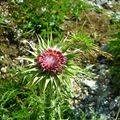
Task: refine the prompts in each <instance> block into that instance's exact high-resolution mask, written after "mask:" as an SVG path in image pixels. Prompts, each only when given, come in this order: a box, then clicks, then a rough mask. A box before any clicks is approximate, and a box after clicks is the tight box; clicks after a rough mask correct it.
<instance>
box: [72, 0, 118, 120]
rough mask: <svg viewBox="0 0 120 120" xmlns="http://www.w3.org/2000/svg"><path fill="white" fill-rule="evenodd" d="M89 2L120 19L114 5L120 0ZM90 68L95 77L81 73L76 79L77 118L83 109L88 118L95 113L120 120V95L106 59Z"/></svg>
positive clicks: (94, 0) (74, 100)
mask: <svg viewBox="0 0 120 120" xmlns="http://www.w3.org/2000/svg"><path fill="white" fill-rule="evenodd" d="M87 2H88V3H89V4H91V5H93V6H96V7H98V8H100V9H106V13H107V14H108V16H109V15H112V14H116V19H120V11H118V10H115V8H114V5H113V4H114V3H117V2H120V1H119V0H116V1H115V0H88V1H87ZM106 6H107V8H106ZM109 13H110V14H109ZM103 50H105V49H103ZM90 70H91V72H92V73H93V74H94V75H93V76H94V77H93V78H91V79H88V78H87V77H86V76H84V75H83V76H82V75H80V77H79V76H78V78H77V79H76V80H75V81H74V87H73V88H74V89H73V91H74V93H75V94H74V97H73V106H74V107H73V109H74V110H75V113H76V118H77V119H80V114H82V112H81V110H82V111H84V112H85V113H86V118H87V120H90V119H91V118H92V116H93V115H94V114H95V113H96V115H97V116H99V117H100V118H101V119H102V120H120V95H118V96H115V95H114V93H113V90H112V86H111V79H112V77H111V76H110V73H109V68H108V66H107V63H106V62H105V59H104V58H101V59H99V60H98V62H97V63H96V64H94V65H93V66H92V67H91V68H90Z"/></svg>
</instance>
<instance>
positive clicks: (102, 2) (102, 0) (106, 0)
mask: <svg viewBox="0 0 120 120" xmlns="http://www.w3.org/2000/svg"><path fill="white" fill-rule="evenodd" d="M107 2H108V0H95V3H96V4H98V5H103V4H105V3H107Z"/></svg>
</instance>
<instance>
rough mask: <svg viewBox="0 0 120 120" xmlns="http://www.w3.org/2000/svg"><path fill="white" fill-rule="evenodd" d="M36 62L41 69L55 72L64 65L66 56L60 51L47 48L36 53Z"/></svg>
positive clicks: (59, 70) (60, 69)
mask: <svg viewBox="0 0 120 120" xmlns="http://www.w3.org/2000/svg"><path fill="white" fill-rule="evenodd" d="M36 62H37V64H38V66H39V67H40V68H41V69H42V70H43V71H47V72H52V73H57V72H61V71H62V70H63V68H64V67H65V64H66V58H65V56H64V55H63V53H62V52H61V51H59V50H54V49H52V48H49V49H47V50H45V51H43V53H41V54H40V55H38V57H37V59H36Z"/></svg>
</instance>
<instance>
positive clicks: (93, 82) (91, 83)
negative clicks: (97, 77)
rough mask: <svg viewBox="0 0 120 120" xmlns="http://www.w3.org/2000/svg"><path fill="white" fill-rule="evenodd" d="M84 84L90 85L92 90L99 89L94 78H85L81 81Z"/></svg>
mask: <svg viewBox="0 0 120 120" xmlns="http://www.w3.org/2000/svg"><path fill="white" fill-rule="evenodd" d="M81 82H82V83H83V84H84V85H86V86H88V87H89V88H91V89H92V90H96V89H97V85H96V81H93V80H83V81H81Z"/></svg>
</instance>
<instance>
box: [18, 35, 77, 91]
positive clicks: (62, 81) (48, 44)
mask: <svg viewBox="0 0 120 120" xmlns="http://www.w3.org/2000/svg"><path fill="white" fill-rule="evenodd" d="M37 39H38V44H35V43H30V42H28V44H29V45H30V47H31V48H32V51H30V50H27V51H28V52H29V53H30V54H31V56H28V57H22V58H20V59H23V60H26V61H29V64H28V65H27V68H26V71H24V73H26V75H31V76H32V77H31V78H32V79H30V80H29V83H30V84H32V85H36V84H39V88H40V90H41V91H43V90H46V88H47V87H48V86H50V88H51V89H56V88H57V89H58V90H60V88H61V86H64V85H65V86H67V87H70V84H71V80H72V78H73V77H74V76H75V74H76V73H77V72H78V71H79V67H78V66H77V65H76V64H75V63H74V60H73V58H74V57H75V53H74V52H73V53H72V52H71V51H70V50H69V47H68V46H67V43H66V38H65V39H63V40H61V41H60V42H59V43H58V44H55V42H54V40H53V39H52V38H50V39H49V40H43V39H42V38H41V37H38V36H37ZM49 48H52V49H55V50H60V51H61V53H62V54H63V55H64V57H65V58H66V62H65V65H64V68H63V70H62V71H61V72H58V73H51V72H48V71H44V70H42V69H39V67H38V64H37V62H36V61H35V59H36V58H37V57H38V55H40V54H42V53H43V52H44V51H45V50H47V49H49Z"/></svg>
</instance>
